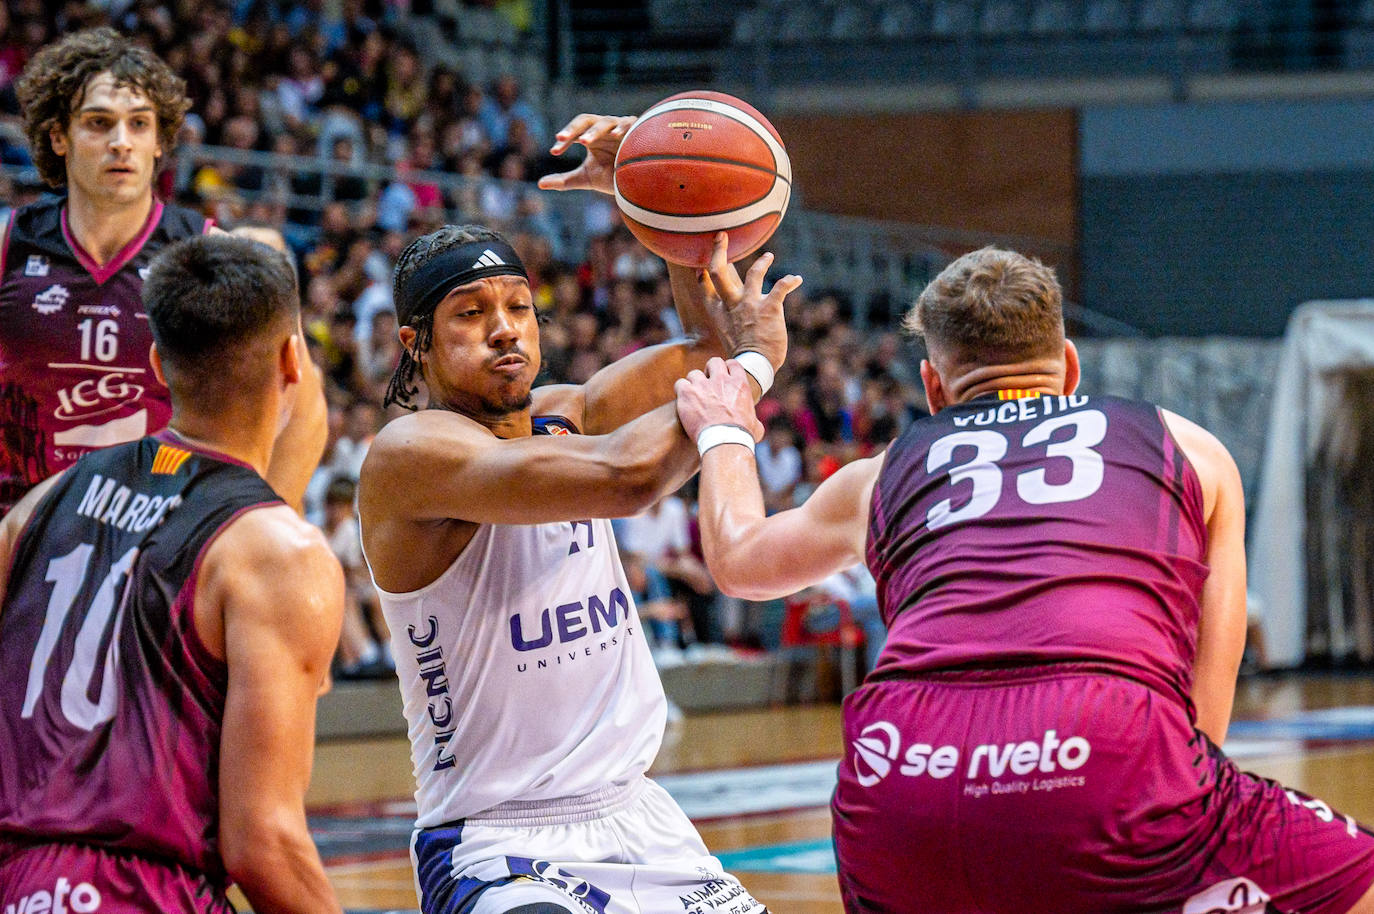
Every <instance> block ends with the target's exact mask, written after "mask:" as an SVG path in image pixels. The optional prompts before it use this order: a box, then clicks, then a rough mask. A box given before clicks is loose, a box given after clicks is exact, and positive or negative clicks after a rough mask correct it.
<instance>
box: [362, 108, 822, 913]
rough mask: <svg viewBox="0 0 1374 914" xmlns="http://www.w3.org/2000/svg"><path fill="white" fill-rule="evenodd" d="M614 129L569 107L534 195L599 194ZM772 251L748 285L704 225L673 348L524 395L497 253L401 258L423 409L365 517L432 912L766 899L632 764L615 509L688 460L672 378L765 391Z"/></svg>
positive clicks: (370, 495)
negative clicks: (406, 733) (706, 265)
mask: <svg viewBox="0 0 1374 914" xmlns="http://www.w3.org/2000/svg"><path fill="white" fill-rule="evenodd" d="M630 122H631V119H629V118H598V117H593V116H590V115H583V116H581V117H579V118H577V119H575V120H573V121H572V122H571V123H570V124H569V125H568V126H567V127H566V128H564V130H563V131H562V132H561V133H560V134H559V136H558V143H557V144H556V145H555V146H554V151H555V152H557V153H561V152H563V151H564V150H566V149H568V148H569V147H570V146H571V145H572V143H574V142H576V143H580V144H582V145H584V146H586V147H587V149H588V157H587V160H586V161H585V162H584V163H583V165H581V166H580V167H579V168H578V169H576V170H575V171H573V172H571V173H569V174H567V175H562V176H559V177H558V178H557V179H556V180H554V181H546V186H549V187H556V188H560V189H562V188H574V187H580V188H588V189H595V190H599V191H602V192H606V193H609V192H610V190H611V184H610V173H611V164H612V162H613V161H614V156H615V150H616V147H617V146H618V145H619V142H620V138H621V137H622V136H623V134H624V131H625V130H626V129H627V128H628V126H629V124H630ZM770 262H771V257H770V256H769V255H764V256H763V257H761V258H760V259H759V261H758V262H757V263H756V264H755V266H754V267H753V268H752V269H750V270H749V272H748V274H747V276H746V277H745V280H744V281H743V282H741V281H740V278H739V276H738V274H737V273H736V272H735V270H734V269H733V267H730V266H729V265H728V264H727V263H726V260H725V236H724V235H721V236H720V237H719V238H718V239H717V247H716V257H715V259H714V261H713V262H712V265H711V268H710V270H709V271H708V273H709V282H708V281H707V280H706V278H705V277H704V276H703V277H701V278H699V277H698V276H697V275H696V274H695V273H694V271H692V270H689V269H686V268H678V267H671V268H670V273H671V278H672V284H673V290H674V298H675V300H676V302H677V307H678V313H679V315H680V316H681V318H682V323H683V326H684V328H686V330H687V332H688V333H689V334H691V335H692V336H691V338H689V339H688V340H686V341H683V342H677V343H667V344H664V345H661V346H655V347H649V348H645V349H642V350H639V351H637V352H635V353H633V354H631V355H629V356H627V357H626V358H624V359H621V360H620V361H619V362H616V363H615V364H613V365H610V366H608V367H607V368H605V369H603V370H602V371H600V372H598V373H597V374H596V375H595V376H593V377H592V378H591V380H589V381H588V382H587V383H586V384H585V385H581V386H573V385H559V386H547V387H540V388H538V389H533V390H532V384H533V382H534V379H535V376H536V375H537V374H538V372H539V363H540V356H539V329H538V323H537V320H536V315H535V311H534V307H533V304H532V301H531V296H530V288H529V283H528V280H527V278H526V276H525V273H524V269H523V267H522V266H521V265H520V261H519V258H518V256H517V255H516V253H515V251H514V250H512V249H511V247H510V246H509V245H508V244H506V243H505V242H504V241H503V240H502V239H501V237H500V236H499V235H497V234H496V233H495V232H491V231H489V230H486V229H483V228H480V227H477V226H464V227H455V226H449V227H446V228H444V229H441V230H439V231H437V232H434V233H432V234H430V235H427V236H425V237H423V238H421V239H419V240H417V241H416V242H414V243H413V244H412V245H411V246H410V247H409V248H408V249H407V250H406V251H405V252H404V253H403V254H402V255H401V258H400V260H399V262H398V264H397V268H396V275H395V301H396V306H397V316H398V318H399V322H400V323H401V325H402V326H401V330H400V336H401V340H402V342H403V343H404V346H405V355H404V358H403V361H402V364H401V366H400V367H399V368H398V371H397V375H396V377H395V378H393V381H392V387H391V389H390V390H389V391H388V400H392V399H395V400H399V401H400V402H402V403H408V402H409V401H410V399H411V398H412V397H413V396H415V395H416V394H417V393H418V389H417V388H415V387H414V386H413V384H412V380H413V379H415V378H416V376H417V375H418V377H419V379H420V380H422V381H423V383H424V387H425V388H426V389H427V392H428V407H429V408H428V409H425V410H422V411H419V412H416V413H414V414H413V415H409V416H403V417H401V418H400V419H397V420H395V421H394V422H392V423H391V424H390V425H388V426H387V427H386V428H384V429H383V430H382V432H381V433H380V434H379V435H378V436H377V438H376V440H375V442H374V443H373V445H372V448H371V450H370V451H369V452H368V456H367V460H366V462H365V463H364V465H363V469H362V478H361V482H360V488H359V507H360V510H361V514H362V529H363V544H364V548H365V551H366V554H367V558H368V561H369V563H370V566H371V569H372V574H373V578H374V580H375V582H376V584H377V586H378V588H379V590H380V591H381V599H382V606H383V609H384V611H385V613H386V617H387V622H388V625H389V626H390V628H391V632H392V644H393V649H394V652H395V657H396V667H397V674H398V676H399V678H400V685H401V691H402V694H403V698H404V704H405V713H406V719H407V722H408V724H409V729H410V738H411V753H412V760H413V763H414V768H415V775H416V781H417V791H416V799H417V802H418V805H419V820H418V823H417V826H418V827H417V830H416V832H415V837H414V840H413V842H412V859H413V862H414V864H415V867H416V883H417V891H418V893H419V895H420V906H421V910H422V911H423V912H424V914H469V912H471V914H568V912H572V914H588V912H592V914H639V912H648V911H665V912H666V911H673V912H683V911H689V912H691V911H695V912H701V914H756V912H759V911H762V910H764V908H763V906H762V905H761V904H759V903H758V902H757V901H756V900H754V899H753V898H752V897H751V896H750V895H749V893H748V892H747V891H746V890H745V888H744V887H743V886H742V885H740V883H739V882H738V881H737V880H736V879H735V878H734V877H732V876H730V875H729V874H727V873H725V872H724V871H723V870H722V868H721V865H720V862H719V861H718V860H717V859H716V858H715V857H713V856H711V855H710V854H709V853H708V852H707V850H706V848H705V846H704V845H703V843H702V841H701V838H700V836H699V835H698V834H697V832H696V830H695V828H694V827H693V826H692V824H691V823H690V822H689V821H688V819H687V817H686V816H685V815H684V814H683V812H682V810H681V809H679V808H678V806H677V804H676V803H674V802H673V800H672V799H671V798H670V797H669V796H668V795H667V793H665V792H664V791H663V790H662V789H661V788H659V787H658V786H657V785H655V784H654V783H653V782H652V781H650V780H648V779H647V778H646V777H645V776H644V772H645V771H646V770H647V769H648V767H649V764H650V763H651V762H652V761H653V758H654V756H655V754H656V753H657V751H658V747H659V743H660V741H661V739H662V735H663V728H664V718H665V699H664V695H663V687H662V684H661V683H660V681H659V678H658V674H657V672H656V670H655V669H654V666H653V662H652V660H651V659H650V656H649V650H648V647H647V645H646V643H645V639H644V632H643V630H642V629H641V626H640V620H639V617H638V615H637V614H636V611H635V606H634V601H633V599H632V598H631V596H630V588H629V586H628V584H627V583H626V581H625V573H624V571H623V569H622V568H621V565H620V559H619V556H618V554H617V550H616V544H615V538H614V536H613V534H612V532H611V525H610V521H609V520H608V518H612V517H618V516H625V515H630V514H634V513H636V512H638V511H641V510H643V509H645V508H647V507H648V506H649V505H651V504H652V503H653V502H654V501H655V500H657V499H658V498H659V497H660V496H662V495H664V494H666V493H668V492H671V491H673V490H675V489H676V488H678V487H679V486H680V485H681V484H682V483H683V482H684V481H685V480H686V479H687V478H688V477H689V476H690V475H691V474H692V473H694V472H695V471H696V468H697V463H698V458H697V449H696V447H695V446H694V445H693V444H692V443H691V442H689V441H688V440H687V437H686V436H685V435H684V434H683V432H682V430H681V427H680V425H679V424H678V420H677V413H676V411H675V408H674V406H673V403H672V399H673V382H674V381H675V380H676V379H678V378H680V377H682V376H684V375H685V374H686V373H687V372H688V371H689V370H691V369H692V368H694V367H697V366H700V365H703V364H704V363H705V362H706V360H707V359H708V358H709V357H710V356H712V355H714V354H724V355H731V354H736V355H740V356H741V357H742V359H743V362H744V364H746V365H748V366H750V367H751V369H752V371H753V372H754V377H755V378H756V381H761V382H762V383H761V384H759V385H758V387H757V388H756V389H755V394H756V395H758V394H761V392H762V388H763V387H764V386H766V384H767V383H768V382H769V381H770V380H771V377H772V372H773V369H775V368H776V367H777V366H779V365H781V363H782V360H783V357H784V356H785V354H786V345H787V344H786V331H785V329H784V326H783V317H782V305H783V300H784V298H785V297H786V296H787V295H788V293H790V292H791V291H792V290H793V289H795V288H796V287H797V286H798V285H799V284H800V282H801V280H800V279H799V278H797V277H792V276H788V277H785V278H783V279H781V280H779V281H778V282H777V283H776V284H775V285H774V286H773V288H772V290H771V291H770V292H769V293H768V294H767V295H765V294H764V293H763V291H762V288H761V286H762V282H763V276H764V273H765V271H766V269H767V266H768V264H769V263H770ZM751 353H752V354H751ZM755 425H757V423H755ZM750 432H751V433H752V434H754V437H756V438H757V437H760V436H761V432H762V430H761V429H760V428H753V429H751V430H750Z"/></svg>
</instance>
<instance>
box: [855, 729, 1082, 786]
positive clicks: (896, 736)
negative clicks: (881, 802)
mask: <svg viewBox="0 0 1374 914" xmlns="http://www.w3.org/2000/svg"><path fill="white" fill-rule="evenodd" d="M850 745H852V746H853V748H854V757H853V760H852V762H851V764H853V766H854V775H855V778H856V779H857V780H858V782H859V784H860V785H861V786H863V787H872V786H873V785H874V784H877V783H878V782H879V781H881V780H882V779H883V778H885V777H887V776H888V774H890V773H891V771H892V768H893V765H894V764H895V763H896V762H897V760H898V756H901V764H900V765H898V766H897V773H898V774H900V775H902V776H904V777H912V778H915V777H923V776H929V777H932V778H935V779H936V780H939V779H942V778H947V777H949V776H950V775H951V774H953V773H954V772H955V771H956V770H957V769H958V767H959V749H958V747H956V746H949V745H946V746H938V747H937V746H933V745H931V744H929V743H920V742H915V743H911V744H910V745H908V746H907V747H906V752H905V754H903V753H902V751H901V750H902V737H901V733H900V732H899V731H898V729H897V727H896V726H895V725H894V724H891V723H889V722H888V721H885V720H880V721H877V722H876V723H871V724H869V725H868V726H867V727H864V728H863V730H862V731H860V733H859V736H858V737H857V738H856V739H855V740H854V741H853V742H852V743H851V744H850ZM1091 754H1092V744H1091V743H1089V742H1088V741H1087V740H1086V739H1084V738H1083V737H1081V736H1071V737H1069V738H1068V739H1065V740H1061V739H1059V735H1058V732H1057V731H1055V730H1046V731H1045V732H1044V733H1042V734H1041V735H1040V739H1039V740H1038V741H1034V740H1025V741H1023V742H1009V743H1000V744H998V743H986V744H984V745H980V746H974V747H973V750H972V751H971V752H970V753H969V756H968V769H967V770H966V771H965V772H964V775H965V778H966V779H967V780H969V781H975V780H977V779H982V778H992V779H994V781H995V783H994V784H993V785H992V786H989V785H987V784H976V783H970V784H966V785H965V787H964V792H965V793H968V794H970V795H972V796H984V795H986V794H988V793H1026V792H1027V791H1030V790H1056V789H1058V788H1061V787H1081V786H1082V780H1083V779H1082V778H1080V777H1072V778H1065V777H1059V778H1052V779H1041V778H1033V779H1032V780H1031V781H1029V782H1027V781H1011V782H1009V783H1008V784H1003V783H1002V782H1001V781H998V780H996V779H999V778H1002V777H1004V776H1006V775H1008V774H1010V775H1013V776H1016V777H1025V776H1027V775H1033V774H1055V773H1058V772H1059V771H1076V770H1078V769H1079V768H1082V767H1083V766H1084V765H1085V764H1087V761H1088V756H1089V755H1091ZM1070 781H1072V782H1073V783H1069V782H1070Z"/></svg>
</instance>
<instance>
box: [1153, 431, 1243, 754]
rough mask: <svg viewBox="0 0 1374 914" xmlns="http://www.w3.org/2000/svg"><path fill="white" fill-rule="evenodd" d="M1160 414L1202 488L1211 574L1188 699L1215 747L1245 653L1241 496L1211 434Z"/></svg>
mask: <svg viewBox="0 0 1374 914" xmlns="http://www.w3.org/2000/svg"><path fill="white" fill-rule="evenodd" d="M1160 412H1161V413H1162V415H1163V417H1164V421H1165V423H1166V424H1167V425H1168V427H1169V431H1170V432H1171V433H1172V434H1173V436H1174V439H1175V440H1176V441H1177V442H1178V444H1179V446H1180V447H1181V448H1182V449H1183V453H1184V454H1185V455H1186V456H1187V457H1188V461H1189V462H1190V463H1192V465H1193V469H1194V470H1196V471H1197V475H1198V480H1199V481H1200V482H1201V483H1202V493H1203V510H1204V513H1205V517H1206V519H1207V559H1206V562H1207V566H1208V568H1209V569H1210V574H1209V575H1208V576H1207V583H1206V584H1204V585H1203V587H1202V600H1201V611H1200V614H1199V618H1198V633H1197V657H1196V660H1195V661H1194V664H1193V690H1192V699H1193V705H1194V706H1195V707H1196V709H1197V728H1198V729H1199V730H1201V731H1202V732H1203V733H1205V734H1207V738H1208V739H1210V740H1211V741H1212V742H1214V743H1216V744H1217V745H1218V746H1220V745H1221V744H1222V742H1223V741H1224V740H1225V739H1226V729H1227V727H1228V726H1229V725H1230V722H1231V707H1232V705H1233V704H1234V702H1235V697H1236V676H1237V674H1238V672H1239V671H1240V661H1241V655H1242V654H1243V653H1244V651H1245V621H1246V619H1245V494H1244V492H1243V490H1242V488H1241V481H1240V472H1239V471H1238V470H1237V469H1236V462H1235V460H1233V459H1232V457H1231V454H1230V453H1229V452H1228V451H1227V450H1226V447H1225V446H1224V445H1223V444H1222V443H1221V442H1220V441H1218V440H1217V439H1216V437H1215V436H1214V435H1213V434H1212V433H1211V432H1209V431H1207V430H1206V429H1204V428H1203V427H1202V426H1200V425H1197V424H1196V423H1193V422H1190V421H1188V420H1187V419H1184V418H1183V417H1182V416H1178V415H1175V414H1173V413H1171V412H1167V411H1164V410H1161V411H1160Z"/></svg>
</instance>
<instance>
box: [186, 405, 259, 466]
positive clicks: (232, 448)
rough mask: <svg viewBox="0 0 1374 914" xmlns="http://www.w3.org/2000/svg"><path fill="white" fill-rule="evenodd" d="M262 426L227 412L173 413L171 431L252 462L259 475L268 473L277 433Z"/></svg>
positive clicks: (192, 442) (188, 440) (201, 445)
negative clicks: (205, 414) (201, 414)
mask: <svg viewBox="0 0 1374 914" xmlns="http://www.w3.org/2000/svg"><path fill="white" fill-rule="evenodd" d="M240 419H243V420H244V421H240ZM259 425H261V423H260V422H257V423H255V422H253V421H252V420H251V419H248V418H247V417H239V416H236V415H230V414H227V413H223V412H221V413H217V414H216V415H213V416H198V415H195V414H192V413H186V412H173V414H172V421H171V422H169V423H168V424H167V430H168V431H170V432H171V433H172V434H173V435H175V436H176V437H178V438H180V439H181V440H183V441H185V442H186V443H187V444H190V445H193V446H195V447H197V448H200V449H202V450H206V451H214V452H215V453H218V454H223V455H224V456H226V457H232V458H234V459H235V460H238V461H241V462H243V463H246V464H248V465H249V466H250V467H252V468H253V469H254V470H256V471H257V473H258V475H259V476H266V475H267V465H268V464H269V463H270V462H271V460H272V445H273V443H274V441H275V437H276V436H275V434H274V433H273V431H272V430H271V429H268V428H266V427H261V428H260V427H259Z"/></svg>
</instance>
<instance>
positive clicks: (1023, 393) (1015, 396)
mask: <svg viewBox="0 0 1374 914" xmlns="http://www.w3.org/2000/svg"><path fill="white" fill-rule="evenodd" d="M1029 396H1032V394H1031V392H1030V391H1029V390H1026V389H1025V388H1024V387H1011V388H1008V389H1007V390H999V391H997V399H999V400H1024V399H1025V398H1026V397H1029Z"/></svg>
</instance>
